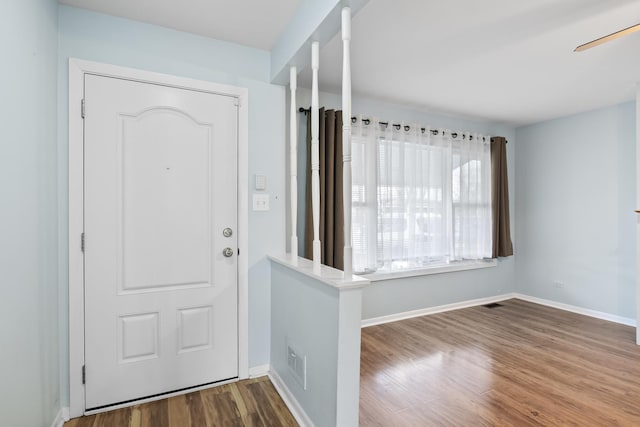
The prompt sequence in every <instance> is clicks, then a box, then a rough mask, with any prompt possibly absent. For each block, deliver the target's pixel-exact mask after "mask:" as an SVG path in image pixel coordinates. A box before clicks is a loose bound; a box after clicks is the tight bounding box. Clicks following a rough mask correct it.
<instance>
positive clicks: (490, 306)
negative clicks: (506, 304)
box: [483, 302, 502, 308]
mask: <svg viewBox="0 0 640 427" xmlns="http://www.w3.org/2000/svg"><path fill="white" fill-rule="evenodd" d="M483 307H486V308H496V307H502V304H500V303H497V302H492V303H489V304H485V305H483Z"/></svg>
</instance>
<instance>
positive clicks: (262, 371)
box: [249, 363, 271, 378]
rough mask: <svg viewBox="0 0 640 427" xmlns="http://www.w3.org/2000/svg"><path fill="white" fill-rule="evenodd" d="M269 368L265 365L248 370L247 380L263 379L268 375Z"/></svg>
mask: <svg viewBox="0 0 640 427" xmlns="http://www.w3.org/2000/svg"><path fill="white" fill-rule="evenodd" d="M270 367H271V366H270V365H269V364H268V363H267V364H266V365H258V366H252V367H250V368H249V378H259V377H264V376H265V375H269V368H270Z"/></svg>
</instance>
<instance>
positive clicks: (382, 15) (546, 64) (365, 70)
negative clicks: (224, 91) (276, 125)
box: [59, 0, 640, 125]
mask: <svg viewBox="0 0 640 427" xmlns="http://www.w3.org/2000/svg"><path fill="white" fill-rule="evenodd" d="M59 1H60V2H61V3H64V4H68V5H73V6H78V7H84V8H87V9H92V10H95V11H98V12H103V13H107V14H111V15H116V16H121V17H126V18H129V19H135V20H138V21H143V22H148V23H152V24H156V25H162V26H165V27H170V28H175V29H178V30H182V31H187V32H192V33H195V34H201V35H204V36H208V37H213V38H216V39H221V40H227V41H231V42H235V43H239V44H243V45H247V46H252V47H257V48H261V49H267V50H269V49H271V48H272V47H273V45H274V44H275V42H276V41H277V39H278V36H279V35H280V33H281V32H282V30H283V29H284V28H285V26H286V24H287V23H288V22H289V21H290V20H291V18H292V17H293V15H294V13H295V10H296V8H297V6H298V4H299V3H300V2H301V0H269V1H265V0H242V1H240V0H235V1H234V0H227V1H223V0H109V1H105V0H59ZM639 22H640V0H517V1H514V0H483V1H478V0H447V1H442V0H393V1H391V0H370V1H369V3H368V4H367V5H366V6H365V7H364V8H363V9H362V10H360V11H359V12H358V14H357V15H356V16H355V17H354V19H353V24H352V70H353V93H354V95H361V96H367V97H372V98H377V99H381V100H386V101H392V102H396V103H400V104H403V105H406V106H408V107H411V108H414V109H418V110H424V111H436V112H440V113H449V114H455V115H462V116H466V117H472V118H478V119H485V120H490V121H495V122H504V123H507V124H510V125H522V124H528V123H535V122H539V121H543V120H547V119H551V118H555V117H560V116H565V115H569V114H574V113H578V112H582V111H587V110H591V109H594V108H598V107H602V106H607V105H613V104H616V103H619V102H623V101H626V100H630V99H633V97H634V95H635V84H636V82H640V32H638V33H635V34H632V35H630V36H626V37H624V38H622V39H619V40H616V41H613V42H610V43H607V44H604V45H602V46H599V47H596V48H594V49H591V50H588V51H585V52H581V53H574V52H573V49H574V48H575V47H576V46H577V45H579V44H582V43H585V42H587V41H590V40H592V39H594V38H597V37H600V36H603V35H606V34H608V33H611V32H613V31H616V30H619V29H621V28H625V27H628V26H631V25H634V24H637V23H639ZM341 64H342V45H341V40H340V38H339V35H337V36H336V37H335V38H334V39H333V40H331V41H330V42H329V43H328V44H327V45H326V46H322V47H321V56H320V89H321V90H325V91H330V92H335V93H339V92H340V84H341V70H342V66H341ZM310 74H311V73H310V71H309V69H308V67H307V68H306V69H305V70H304V71H303V72H302V73H301V75H300V81H299V84H300V86H306V87H310V86H311V83H310ZM362 113H366V112H362ZM392 119H401V118H392Z"/></svg>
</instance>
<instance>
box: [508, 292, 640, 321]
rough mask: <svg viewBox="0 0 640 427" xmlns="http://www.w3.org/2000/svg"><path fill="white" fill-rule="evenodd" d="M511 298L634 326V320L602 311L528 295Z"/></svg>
mask: <svg viewBox="0 0 640 427" xmlns="http://www.w3.org/2000/svg"><path fill="white" fill-rule="evenodd" d="M513 298H518V299H521V300H523V301H529V302H532V303H535V304H540V305H546V306H547V307H553V308H558V309H560V310H564V311H570V312H572V313H577V314H582V315H585V316H589V317H595V318H596V319H602V320H608V321H609V322H614V323H620V324H622V325H627V326H633V327H635V326H636V320H635V319H630V318H628V317H622V316H618V315H615V314H610V313H605V312H602V311H596V310H591V309H588V308H582V307H577V306H575V305H570V304H565V303H562V302H556V301H551V300H548V299H543V298H538V297H532V296H529V295H524V294H519V293H514V294H513Z"/></svg>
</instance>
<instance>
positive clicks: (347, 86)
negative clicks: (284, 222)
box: [342, 7, 353, 278]
mask: <svg viewBox="0 0 640 427" xmlns="http://www.w3.org/2000/svg"><path fill="white" fill-rule="evenodd" d="M350 43H351V9H350V8H348V7H345V8H343V9H342V167H343V175H342V176H343V178H342V179H343V190H342V193H343V202H344V203H343V205H344V277H345V278H348V277H351V274H352V272H353V268H352V262H353V249H352V247H351V52H350Z"/></svg>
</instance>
